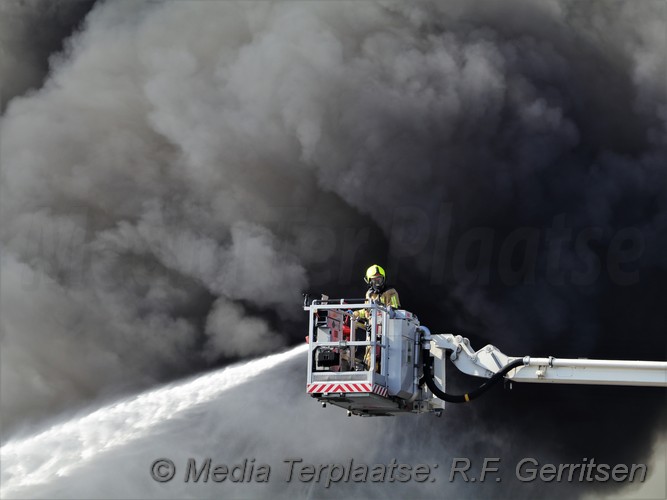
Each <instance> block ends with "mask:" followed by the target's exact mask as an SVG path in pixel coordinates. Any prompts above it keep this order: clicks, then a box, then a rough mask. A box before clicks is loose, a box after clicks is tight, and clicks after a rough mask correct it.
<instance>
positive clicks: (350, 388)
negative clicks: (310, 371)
mask: <svg viewBox="0 0 667 500" xmlns="http://www.w3.org/2000/svg"><path fill="white" fill-rule="evenodd" d="M306 392H307V393H308V394H312V393H317V394H324V393H328V394H330V393H348V392H372V393H375V394H378V395H380V396H382V397H385V398H386V397H387V388H386V387H382V386H381V385H377V384H368V383H358V384H353V383H349V382H347V383H341V382H334V383H331V382H327V383H324V384H321V383H319V384H308V386H307V387H306Z"/></svg>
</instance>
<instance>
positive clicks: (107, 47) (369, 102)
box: [1, 1, 667, 462]
mask: <svg viewBox="0 0 667 500" xmlns="http://www.w3.org/2000/svg"><path fill="white" fill-rule="evenodd" d="M665 15H666V13H665V5H664V3H663V2H657V1H656V2H652V1H643V2H629V1H625V2H623V1H622V2H563V1H560V2H541V3H540V4H537V5H535V4H533V3H530V2H523V1H513V2H504V3H503V4H496V3H492V2H466V3H463V2H441V3H431V2H422V3H420V4H419V5H407V4H402V3H391V2H381V3H369V2H349V3H348V2H322V3H314V2H313V3H304V2H295V3H289V2H285V3H277V4H274V3H266V4H265V3H258V4H255V3H246V2H242V3H238V4H236V3H228V2H224V3H193V4H191V3H186V2H172V3H166V4H154V3H146V4H144V3H132V4H130V3H128V2H110V3H108V4H104V5H100V6H97V7H96V8H95V9H94V10H93V12H92V13H91V14H90V15H89V16H88V17H87V19H86V22H85V25H84V26H83V29H82V32H81V33H80V34H78V35H77V36H76V37H75V38H73V39H72V40H70V41H68V42H67V44H66V53H65V54H64V55H63V56H61V57H60V58H59V59H58V64H57V65H56V66H55V67H54V70H53V72H52V74H51V75H50V77H49V79H48V81H47V82H46V83H45V84H44V86H43V88H42V89H41V90H39V91H38V92H36V93H35V94H34V95H31V96H28V97H25V98H18V97H17V98H15V99H14V100H13V101H12V102H10V103H9V105H8V107H7V110H6V112H5V114H4V116H3V119H2V149H1V152H2V175H3V186H2V189H3V192H2V205H3V210H2V212H3V213H2V217H3V222H2V242H3V261H2V276H3V280H2V310H3V315H2V328H3V340H2V343H3V349H2V370H3V377H2V412H3V421H4V422H5V425H6V427H5V428H6V429H9V430H10V431H11V430H12V429H16V428H17V426H18V422H20V421H26V420H28V419H37V418H42V417H43V416H45V415H49V414H52V413H53V412H55V411H60V410H62V409H64V408H66V407H68V406H70V405H77V404H80V403H82V402H84V401H88V400H90V399H93V398H99V397H103V396H105V395H108V394H113V393H117V392H123V391H127V390H130V389H133V388H138V387H146V386H148V385H150V384H151V383H154V382H155V381H157V380H165V379H168V378H171V377H175V376H178V375H180V374H184V373H189V372H192V371H194V370H200V369H203V368H205V367H207V366H212V365H214V364H216V363H220V362H224V361H225V360H227V359H230V358H233V357H237V356H248V355H253V354H260V353H263V352H267V351H270V350H272V349H275V348H277V347H279V346H280V345H284V344H287V343H290V342H293V341H295V340H296V339H299V338H301V337H302V336H303V334H304V331H303V324H302V322H300V320H299V314H300V313H299V308H298V303H299V294H300V293H301V292H302V291H304V290H308V289H309V290H311V291H314V292H319V291H324V292H328V293H330V294H331V295H360V294H361V292H363V290H359V288H358V287H357V281H356V280H357V275H359V274H361V272H362V271H363V269H364V268H365V266H366V265H368V264H370V263H371V262H374V261H378V260H379V261H380V262H381V263H382V262H384V263H386V264H387V268H388V270H389V271H390V280H392V281H393V283H394V284H396V285H397V286H398V288H399V292H400V293H401V298H402V301H403V303H404V304H405V306H406V307H407V308H408V309H411V310H413V311H415V312H416V313H417V314H419V316H420V319H421V320H422V322H423V323H424V324H427V325H429V326H430V327H431V329H432V330H433V331H436V332H437V331H445V330H453V331H456V332H459V333H463V334H466V335H468V336H470V337H471V338H472V339H473V343H474V345H478V346H479V347H481V345H482V343H483V342H486V341H488V342H492V343H494V344H496V345H498V346H500V347H501V349H503V350H504V351H505V352H508V353H510V354H515V355H522V354H532V355H539V354H545V355H547V354H554V355H560V356H587V357H612V358H619V359H623V358H635V359H665V355H666V353H665V341H664V333H665V332H664V328H665V325H666V324H667V318H666V317H665V312H664V307H662V306H663V304H664V303H665V299H667V296H666V291H665V290H666V289H665V286H664V283H665V269H666V266H667V262H666V261H665V257H664V251H662V250H664V248H665V244H666V243H667V242H666V241H665V229H666V228H667V197H666V191H667V174H666V171H665V168H664V164H665V157H666V155H665V137H666V135H665V134H666V132H665V120H666V116H667V114H666V111H665V109H666V107H665V106H666V99H665V93H666V85H665V77H664V75H665V69H666V68H665V59H664V52H665V46H666V41H665V31H664V25H665ZM522 228H523V229H522ZM517 230H523V231H524V232H523V233H519V235H520V237H519V240H520V241H521V244H518V245H517V248H518V249H519V250H518V251H517V253H516V255H513V256H512V255H510V257H511V258H509V259H508V258H507V255H504V254H503V250H502V248H503V243H506V242H508V241H511V238H513V237H516V236H513V235H516V231H517ZM550 231H551V232H550ZM623 231H625V232H623ZM559 232H560V234H561V236H563V237H564V243H563V244H562V245H560V246H559V248H560V251H559V254H558V258H557V259H556V260H555V261H554V260H553V256H554V255H555V254H554V253H553V252H551V250H553V247H554V246H555V245H556V243H557V237H556V235H555V234H556V233H559ZM534 234H537V240H535V238H534V236H530V235H534ZM619 234H620V235H621V237H619ZM521 235H523V236H521ZM623 235H625V236H626V237H625V238H622V236H623ZM535 241H537V245H533V244H532V243H534V242H535ZM535 248H536V250H535ZM522 249H523V250H522ZM610 261H611V262H612V264H614V263H615V262H621V264H620V265H618V266H616V267H614V266H615V265H612V266H611V267H610V266H609V262H610ZM523 265H525V266H526V267H525V271H521V270H522V269H524V268H523V267H522V266H523ZM598 268H599V269H598ZM617 268H618V269H620V270H621V271H622V272H623V273H625V274H619V272H614V271H613V269H617ZM516 269H519V270H520V272H518V273H517V272H515V271H516ZM610 269H612V271H610ZM596 270H597V271H596ZM508 276H511V278H512V279H508V278H507V277H508ZM627 276H630V278H629V279H628V280H625V281H624V277H627ZM455 382H456V383H461V384H464V383H470V381H466V380H459V379H455ZM656 391H657V397H656ZM637 408H641V411H638V410H637ZM664 410H665V405H664V393H662V392H660V391H658V390H639V389H601V388H592V389H587V388H551V387H549V388H548V390H547V389H544V388H535V387H529V388H518V389H515V391H513V392H510V393H504V392H502V391H497V392H496V393H494V394H493V395H490V396H489V397H488V398H486V400H482V401H480V402H479V404H477V405H476V406H475V407H474V408H473V409H458V408H457V409H451V410H450V415H451V417H450V418H452V419H457V418H470V414H474V415H475V421H476V422H484V421H489V422H491V423H489V424H487V425H488V426H489V428H496V426H497V427H498V428H500V427H502V428H504V429H506V430H507V435H508V436H513V437H510V438H508V439H518V436H521V438H522V439H525V440H526V441H530V440H534V441H535V442H536V443H539V449H540V450H542V451H543V452H544V453H546V454H553V455H555V456H560V457H562V458H563V460H566V459H567V460H570V461H575V462H577V461H579V459H580V458H581V457H583V456H592V455H595V456H599V457H600V460H599V461H604V460H606V461H609V462H613V461H614V460H615V461H625V462H630V461H639V460H640V459H646V457H647V455H648V453H649V451H650V443H652V442H653V440H654V439H655V435H656V433H657V432H659V431H660V429H661V426H660V422H663V421H664V416H665V415H664ZM563 421H568V422H576V423H577V424H576V426H575V427H576V428H570V427H568V428H565V426H564V425H563V424H562V422H563ZM629 428H630V429H633V432H632V433H622V432H619V430H620V429H629ZM545 429H553V430H552V431H551V432H549V433H548V435H545V432H544V431H545ZM432 432H433V433H435V435H438V436H440V435H442V439H443V440H445V441H446V439H447V437H448V434H447V431H445V430H444V429H442V428H441V427H436V428H435V429H434V430H432ZM490 432H491V431H490ZM504 432H505V431H504ZM610 437H613V439H611V438H610ZM535 446H538V444H536V445H535ZM470 452H475V450H470Z"/></svg>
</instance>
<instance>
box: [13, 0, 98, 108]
mask: <svg viewBox="0 0 667 500" xmlns="http://www.w3.org/2000/svg"><path fill="white" fill-rule="evenodd" d="M93 3H94V1H93V0H76V1H71V0H70V1H62V0H49V1H48V2H45V1H43V0H8V1H6V2H2V3H1V4H0V33H1V35H0V40H1V46H0V75H2V79H1V80H0V91H1V94H0V110H1V111H4V110H5V105H6V103H7V102H8V101H9V100H11V99H12V98H13V97H15V96H17V95H21V94H23V93H24V92H26V91H28V90H30V89H37V88H39V87H40V86H41V84H42V83H43V81H44V77H45V76H46V75H47V73H48V59H49V56H50V55H51V54H54V53H56V52H59V51H60V50H61V49H62V42H63V39H64V38H65V37H67V36H69V35H70V34H71V33H72V31H73V30H75V29H76V27H77V25H78V23H79V22H80V21H81V20H82V19H83V17H84V16H85V14H86V13H87V12H88V11H89V10H90V9H91V8H92V6H93Z"/></svg>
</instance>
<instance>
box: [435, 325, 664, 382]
mask: <svg viewBox="0 0 667 500" xmlns="http://www.w3.org/2000/svg"><path fill="white" fill-rule="evenodd" d="M422 328H423V327H422ZM424 330H425V329H424ZM425 333H426V335H425V336H424V340H425V341H430V349H431V353H432V354H433V356H434V374H436V377H437V375H438V374H442V373H444V369H445V367H444V360H445V357H446V352H447V351H452V354H451V355H450V356H449V359H450V360H451V361H452V362H453V363H454V365H455V366H456V367H457V368H458V369H459V370H460V371H462V372H464V373H467V374H469V375H475V376H477V377H484V378H490V377H492V376H493V375H494V374H495V373H497V372H499V371H500V370H502V369H503V368H504V367H505V366H507V365H508V364H509V363H511V362H513V361H515V360H518V359H520V360H523V365H522V366H518V367H516V368H514V369H513V370H511V371H510V372H508V373H507V375H505V378H507V379H509V380H512V381H516V382H548V383H554V384H595V385H632V386H654V387H667V362H664V361H615V360H607V359H585V358H579V359H565V358H554V357H551V356H550V357H548V358H534V357H530V356H525V357H510V356H506V355H505V354H503V353H502V352H501V351H500V350H499V349H498V348H497V347H495V346H492V345H490V344H489V345H487V346H485V347H483V348H482V349H480V350H478V351H474V350H473V349H472V348H471V346H470V341H469V340H468V339H467V338H465V337H461V336H460V335H451V334H441V335H433V336H431V335H430V334H429V333H428V331H426V332H425Z"/></svg>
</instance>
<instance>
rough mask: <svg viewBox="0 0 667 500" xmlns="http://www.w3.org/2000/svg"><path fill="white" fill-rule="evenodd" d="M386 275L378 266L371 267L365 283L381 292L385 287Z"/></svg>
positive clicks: (367, 272) (367, 270)
mask: <svg viewBox="0 0 667 500" xmlns="http://www.w3.org/2000/svg"><path fill="white" fill-rule="evenodd" d="M386 277H387V276H386V274H385V272H384V269H382V268H381V267H380V266H378V265H377V264H373V265H372V266H371V267H369V268H368V269H366V276H365V277H364V281H365V282H366V283H368V284H369V285H371V286H372V287H373V289H374V290H380V289H381V288H382V287H383V286H384V281H385V279H386Z"/></svg>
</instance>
